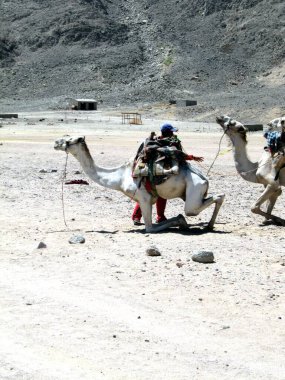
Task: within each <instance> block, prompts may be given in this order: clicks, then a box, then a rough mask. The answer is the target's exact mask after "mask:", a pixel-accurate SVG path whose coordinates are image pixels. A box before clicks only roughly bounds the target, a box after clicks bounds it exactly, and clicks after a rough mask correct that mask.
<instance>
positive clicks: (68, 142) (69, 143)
mask: <svg viewBox="0 0 285 380" xmlns="http://www.w3.org/2000/svg"><path fill="white" fill-rule="evenodd" d="M83 147H84V148H85V147H86V143H85V137H84V136H78V137H71V136H68V135H66V136H63V137H61V138H59V139H57V140H56V141H55V143H54V149H55V150H62V151H64V152H66V153H71V154H73V155H76V153H77V152H78V149H79V148H83Z"/></svg>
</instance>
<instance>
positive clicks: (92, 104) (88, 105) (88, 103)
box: [70, 99, 97, 111]
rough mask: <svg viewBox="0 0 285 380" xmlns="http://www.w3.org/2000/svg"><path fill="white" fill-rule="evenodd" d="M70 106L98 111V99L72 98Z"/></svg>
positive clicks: (77, 109) (78, 109)
mask: <svg viewBox="0 0 285 380" xmlns="http://www.w3.org/2000/svg"><path fill="white" fill-rule="evenodd" d="M70 108H71V109H72V110H74V111H97V101H96V100H94V99H72V100H71V101H70Z"/></svg>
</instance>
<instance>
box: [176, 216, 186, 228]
mask: <svg viewBox="0 0 285 380" xmlns="http://www.w3.org/2000/svg"><path fill="white" fill-rule="evenodd" d="M177 218H178V223H179V229H180V230H187V229H188V224H187V222H186V219H185V218H184V216H183V215H182V214H179V215H178V217H177Z"/></svg>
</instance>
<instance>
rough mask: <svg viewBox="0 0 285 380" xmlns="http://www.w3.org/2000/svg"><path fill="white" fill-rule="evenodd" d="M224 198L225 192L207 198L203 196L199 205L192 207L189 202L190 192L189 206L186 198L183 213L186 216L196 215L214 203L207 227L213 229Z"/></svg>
mask: <svg viewBox="0 0 285 380" xmlns="http://www.w3.org/2000/svg"><path fill="white" fill-rule="evenodd" d="M224 198H225V194H218V195H214V196H212V197H209V198H204V199H203V201H202V204H201V205H200V206H199V207H195V208H193V205H192V204H191V194H190V206H189V203H188V202H187V199H186V202H185V214H186V215H187V216H196V215H198V214H200V212H202V211H203V210H205V209H206V208H208V207H209V206H211V205H212V204H213V203H214V204H215V208H214V212H213V215H212V217H211V220H210V221H209V223H208V228H209V229H213V227H214V223H215V221H216V218H217V215H218V213H219V210H220V208H221V206H222V204H223V202H224Z"/></svg>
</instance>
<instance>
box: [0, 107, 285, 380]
mask: <svg viewBox="0 0 285 380" xmlns="http://www.w3.org/2000/svg"><path fill="white" fill-rule="evenodd" d="M233 116H234V115H233ZM40 120H41V121H40ZM143 121H144V123H143V125H142V126H136V125H132V126H130V125H122V124H121V119H120V116H119V115H117V116H116V115H113V114H107V113H101V112H97V113H80V112H77V113H72V112H57V113H56V112H45V113H44V112H39V113H23V114H19V119H13V120H11V119H10V120H8V119H5V120H2V121H1V123H0V124H1V126H2V127H1V129H0V143H1V145H0V157H1V172H0V176H1V182H0V186H1V199H0V209H1V216H0V220H1V241H0V248H1V254H0V260H1V265H0V289H1V298H0V307H1V314H0V342H1V343H0V379H1V380H4V379H17V380H18V379H29V380H30V379H33V380H54V379H57V380H65V379H66V380H73V379H74V380H79V379H80V380H82V379H84V380H86V379H88V380H89V379H90V380H91V379H92V380H101V379H108V380H109V379H114V380H115V379H116V380H149V379H152V380H162V379H163V380H174V379H175V380H184V379H185V380H186V379H187V380H188V379H191V380H194V379H199V380H200V379H203V380H204V379H205V380H210V379H219V380H221V379H227V380H228V379H238V380H241V379H251V380H252V379H258V380H261V379H264V380H268V379H279V380H281V379H284V378H285V364H284V363H285V296H284V294H285V281H284V280H285V275H284V272H285V233H284V227H281V226H276V225H273V224H271V223H267V224H262V222H263V220H262V218H261V217H260V216H257V215H253V214H252V213H251V211H250V206H251V204H252V203H253V202H254V200H255V199H257V198H258V196H259V195H260V193H261V191H262V188H261V187H260V186H258V185H254V184H250V183H247V182H245V181H244V180H243V179H241V178H240V177H239V176H238V175H237V174H236V171H235V167H234V162H233V158H232V154H231V152H230V151H228V149H229V146H228V143H227V141H226V139H223V140H222V144H221V153H222V154H220V155H219V156H218V158H217V160H216V162H215V164H214V167H213V169H212V170H211V172H210V173H209V180H210V193H221V192H224V193H225V194H226V198H225V202H224V204H223V206H222V208H221V210H220V213H219V215H218V218H217V223H216V225H215V229H214V231H213V232H209V231H207V230H206V229H205V228H204V227H205V224H206V223H207V222H208V221H209V219H210V216H211V213H212V210H213V209H212V207H211V208H210V209H207V210H205V211H204V212H202V213H201V214H200V215H199V216H197V217H187V218H186V219H187V222H188V223H189V230H187V231H180V230H178V229H175V228H173V229H170V230H168V231H166V232H164V233H158V234H146V233H144V228H143V226H139V227H135V226H133V225H132V221H131V218H130V216H131V213H132V208H133V206H134V202H133V201H132V200H130V199H128V198H126V197H125V196H124V195H123V194H121V193H119V192H115V191H112V190H108V189H104V188H102V187H99V186H98V185H97V184H95V183H92V182H91V181H90V180H89V179H88V178H87V177H86V176H85V175H84V173H83V172H82V170H81V168H80V166H79V164H78V162H77V161H76V160H75V159H74V158H73V157H69V158H68V162H67V174H66V179H67V180H74V179H84V180H87V181H88V182H89V186H87V185H62V183H63V173H64V168H65V160H66V158H65V154H64V153H62V152H57V151H55V150H54V149H53V145H54V140H55V139H56V138H58V137H60V136H62V135H64V134H70V135H85V136H86V140H87V143H88V146H89V149H90V151H91V153H92V154H93V157H94V158H95V161H96V163H97V164H98V165H101V166H104V167H114V166H117V165H119V164H122V163H124V162H125V161H126V160H127V159H129V158H130V157H132V156H134V155H135V152H136V149H137V147H138V144H139V143H140V142H141V141H142V140H143V139H144V138H146V137H147V136H148V134H149V132H150V131H152V130H155V131H157V132H159V126H160V124H161V123H162V122H163V121H165V120H151V119H148V120H143ZM173 123H174V124H175V125H176V126H178V127H179V136H180V137H181V139H182V141H183V145H184V148H185V150H186V151H187V152H189V153H192V154H195V155H202V156H204V157H205V161H204V163H203V165H202V166H200V165H199V167H200V168H201V169H202V170H203V172H204V173H206V172H207V170H208V168H209V167H210V165H211V163H212V162H213V160H214V158H215V156H216V154H217V150H218V145H219V141H220V138H221V135H222V132H221V131H220V129H219V127H218V126H217V125H216V124H215V122H214V121H213V122H212V123H210V124H205V123H190V122H189V123H187V122H178V121H177V122H173ZM263 145H264V141H263V137H262V134H261V133H260V132H256V133H251V134H249V143H248V148H249V152H250V156H251V157H252V158H253V159H258V158H259V156H260V155H261V153H262V149H263ZM62 188H63V192H62ZM63 210H64V212H65V219H66V225H67V226H66V225H65V223H64V218H63ZM284 210H285V202H284V195H282V196H281V197H280V199H279V200H278V203H277V204H276V207H275V209H274V212H275V214H276V215H279V216H281V217H282V216H284ZM179 213H183V202H182V201H181V200H171V201H169V202H168V204H167V210H166V215H167V216H168V217H171V216H175V215H177V214H179ZM78 234H80V235H83V236H84V237H85V239H86V241H85V243H84V244H70V243H69V239H70V237H71V236H73V235H78ZM40 243H44V245H45V246H46V247H45V248H38V247H39V244H40ZM151 245H155V246H156V247H157V248H158V249H159V250H160V252H161V256H160V257H149V256H147V255H146V249H147V248H148V247H149V246H151ZM199 250H210V251H212V252H213V253H214V256H215V263H213V264H201V263H197V262H194V261H192V259H191V257H192V255H193V253H195V252H197V251H199Z"/></svg>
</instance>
